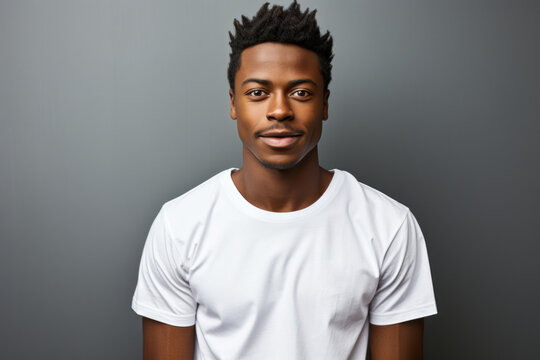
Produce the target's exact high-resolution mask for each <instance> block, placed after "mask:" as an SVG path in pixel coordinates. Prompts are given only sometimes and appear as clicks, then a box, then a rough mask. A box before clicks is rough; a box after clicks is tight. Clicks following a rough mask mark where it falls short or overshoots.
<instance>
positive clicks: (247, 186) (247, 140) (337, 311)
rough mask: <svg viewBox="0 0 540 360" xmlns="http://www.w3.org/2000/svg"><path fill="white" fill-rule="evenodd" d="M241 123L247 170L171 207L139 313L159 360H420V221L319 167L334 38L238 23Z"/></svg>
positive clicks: (281, 22) (304, 21)
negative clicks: (318, 152) (369, 359)
mask: <svg viewBox="0 0 540 360" xmlns="http://www.w3.org/2000/svg"><path fill="white" fill-rule="evenodd" d="M234 25H235V28H236V34H235V35H234V36H233V35H232V34H231V42H230V44H231V48H232V52H231V56H230V64H229V72H228V76H229V82H230V90H229V95H230V100H231V117H232V118H233V119H235V120H236V121H237V125H238V133H239V135H240V139H241V140H242V144H243V148H242V155H243V158H242V160H243V162H242V168H241V169H228V170H225V171H223V172H221V173H219V174H218V175H216V176H214V177H213V178H211V179H210V180H207V181H206V182H204V183H203V184H201V185H199V186H198V187H196V188H195V189H193V190H191V191H189V192H187V193H186V194H184V195H182V196H180V197H178V198H176V199H174V200H171V201H169V202H167V203H166V204H165V205H164V206H163V207H162V208H161V211H160V212H159V214H158V215H157V217H156V219H155V221H154V223H153V225H152V227H151V229H150V233H149V235H148V238H147V242H146V245H145V248H144V251H143V256H142V260H141V267H140V272H139V282H138V284H137V289H136V291H135V295H134V299H133V309H134V310H135V311H136V312H137V313H138V314H140V315H142V316H143V333H144V336H143V342H144V358H145V359H146V360H150V359H162V360H168V359H171V360H172V359H192V358H195V359H234V360H239V359H256V360H259V359H286V360H287V359H309V360H312V359H331V360H336V359H338V360H339V359H343V360H345V359H365V358H366V353H367V349H368V344H369V347H370V352H371V359H373V360H381V359H388V360H390V359H392V360H395V359H401V360H407V359H411V360H412V359H421V357H422V332H423V322H422V318H423V317H425V316H428V315H432V314H435V313H436V307H435V301H434V296H433V289H432V285H431V277H430V271H429V264H428V258H427V253H426V247H425V243H424V239H423V236H422V233H421V231H420V229H419V227H418V224H417V222H416V220H415V219H414V217H413V215H412V214H411V213H410V211H409V210H408V209H407V208H406V207H405V206H403V205H401V204H399V203H398V202H396V201H394V200H392V199H390V198H388V197H387V196H385V195H384V194H381V193H380V192H378V191H376V190H374V189H372V188H370V187H368V186H366V185H363V184H361V183H359V182H358V181H356V179H354V177H353V176H352V175H350V174H349V173H347V172H345V171H341V170H337V169H336V170H333V171H328V170H325V169H323V168H321V167H320V166H319V162H318V156H317V143H318V141H319V138H320V136H321V130H322V122H323V120H326V119H327V117H328V96H329V94H330V93H329V91H328V84H329V82H330V79H331V76H330V70H331V64H330V62H331V59H332V38H331V37H330V35H329V33H328V32H327V33H326V34H325V35H323V36H321V34H320V32H319V28H318V26H317V23H316V21H315V11H313V12H311V13H310V12H308V10H306V11H305V12H301V11H300V8H299V5H298V4H297V3H296V2H294V3H293V4H291V5H290V6H289V7H288V8H287V9H284V8H283V7H281V6H273V7H269V6H268V4H265V5H264V6H263V7H262V8H261V9H260V10H259V11H258V13H257V14H256V15H255V17H254V18H252V19H251V20H250V19H247V18H246V17H242V22H239V21H235V23H234Z"/></svg>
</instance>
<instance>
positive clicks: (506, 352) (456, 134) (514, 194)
mask: <svg viewBox="0 0 540 360" xmlns="http://www.w3.org/2000/svg"><path fill="white" fill-rule="evenodd" d="M0 1H1V2H0V120H1V122H0V236H1V245H0V246H1V248H0V280H1V296H0V311H1V319H2V326H1V327H0V329H1V330H0V331H1V334H0V348H1V349H2V358H5V359H35V358H38V359H43V358H45V359H53V358H54V359H137V358H139V357H140V348H141V345H140V336H141V330H140V319H139V318H138V317H137V316H136V315H135V314H134V313H132V311H131V310H130V301H131V296H132V293H133V290H134V286H135V283H136V276H137V268H138V261H139V257H140V253H141V250H142V246H143V243H144V240H145V236H146V233H147V231H148V229H149V226H150V224H151V222H152V220H153V218H154V216H155V215H156V213H157V211H158V209H159V207H160V205H161V204H162V203H163V202H165V201H167V200H169V199H171V198H173V197H176V196H178V195H180V194H181V193H183V192H185V191H186V190H188V189H190V188H191V187H193V186H194V185H196V184H198V183H199V182H201V181H203V180H205V179H206V178H208V177H210V176H211V175H213V174H215V173H216V172H218V171H220V170H222V169H225V168H228V167H232V166H239V165H240V154H241V147H240V142H239V140H238V138H237V136H236V129H235V123H234V122H233V121H232V120H230V119H229V117H228V97H227V90H228V87H227V83H226V76H225V70H226V64H227V60H228V52H229V50H228V44H227V42H228V37H227V31H228V30H230V29H232V20H233V18H234V17H237V16H238V15H239V14H242V13H246V14H250V15H251V14H253V13H254V12H255V10H256V9H257V8H258V7H259V5H260V2H259V1H248V0H234V1H217V0H216V1H207V0H205V1H201V0H197V1H195V0H193V1H141V0H129V1H128V0H117V1H104V0H102V1H73V0H64V1H60V0H49V1H39V0H36V1H28V0H13V1H7V0H0ZM279 3H282V4H284V3H286V2H283V1H280V2H279ZM302 4H303V5H304V6H305V5H308V6H309V7H311V8H314V7H315V8H318V9H319V19H320V23H321V27H322V28H323V29H327V28H328V29H330V30H331V31H332V33H333V35H334V39H335V53H336V56H335V61H334V80H333V82H332V84H331V90H332V95H331V99H330V120H329V121H327V122H326V123H325V130H324V134H323V139H322V142H321V146H320V153H321V156H322V159H321V160H322V163H323V165H324V166H326V167H328V168H335V167H337V168H343V169H347V170H349V171H350V172H352V173H353V174H355V175H356V176H357V177H358V178H359V180H361V181H363V182H365V183H367V184H369V185H371V186H373V187H375V188H378V189H380V190H382V191H384V192H386V193H387V194H389V195H390V196H392V197H394V198H396V199H397V200H399V201H401V202H403V203H405V204H406V205H408V206H409V207H410V208H411V209H412V210H413V212H414V213H415V214H416V216H417V218H418V219H419V222H420V224H421V226H422V227H423V229H424V233H425V236H426V239H427V241H428V249H429V253H430V260H431V264H432V272H433V278H434V283H435V290H436V295H437V300H438V305H439V311H440V314H439V315H437V316H436V317H433V318H429V319H428V320H427V322H426V336H425V340H426V344H425V351H426V359H531V358H534V357H535V355H537V351H536V350H537V342H538V338H539V335H540V331H539V322H540V316H539V310H538V304H540V294H539V285H538V284H539V279H538V278H539V276H538V275H539V274H540V266H539V262H538V260H537V258H538V254H539V250H540V249H539V240H540V239H539V236H538V234H539V231H538V225H537V224H538V223H537V221H538V219H539V217H540V207H539V206H538V201H539V200H540V196H539V195H540V191H539V186H538V184H540V166H539V164H540V161H539V160H540V159H539V157H540V145H539V141H538V137H539V135H540V126H539V120H540V116H539V115H540V70H539V65H538V64H540V49H539V47H540V46H539V44H540V41H539V40H538V39H539V38H540V21H539V18H540V3H539V2H538V1H519V0H518V1H516V0H507V1H471V0H454V1H448V0H447V1H439V0H418V1H404V0H395V1H377V0H370V1H367V0H366V1H353V0H349V1H336V2H330V1H323V0H319V1H315V0H310V1H307V0H306V1H302Z"/></svg>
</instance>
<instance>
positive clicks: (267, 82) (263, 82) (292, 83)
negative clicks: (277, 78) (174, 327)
mask: <svg viewBox="0 0 540 360" xmlns="http://www.w3.org/2000/svg"><path fill="white" fill-rule="evenodd" d="M250 82H254V83H257V84H261V85H271V84H272V82H271V81H270V80H264V79H257V78H249V79H246V80H244V81H242V86H243V85H245V84H247V83H250ZM306 83H308V84H312V85H313V86H318V85H317V83H316V82H315V81H313V80H311V79H298V80H291V81H289V86H296V85H300V84H306Z"/></svg>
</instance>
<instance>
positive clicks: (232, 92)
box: [229, 89, 237, 120]
mask: <svg viewBox="0 0 540 360" xmlns="http://www.w3.org/2000/svg"><path fill="white" fill-rule="evenodd" d="M229 97H230V98H231V119H233V120H236V118H237V116H236V106H235V104H234V91H233V89H229Z"/></svg>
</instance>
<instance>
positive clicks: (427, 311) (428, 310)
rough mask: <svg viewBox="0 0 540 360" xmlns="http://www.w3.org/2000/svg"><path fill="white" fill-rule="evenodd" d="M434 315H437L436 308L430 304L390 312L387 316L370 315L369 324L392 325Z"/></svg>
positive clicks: (433, 304)
mask: <svg viewBox="0 0 540 360" xmlns="http://www.w3.org/2000/svg"><path fill="white" fill-rule="evenodd" d="M435 314H437V306H436V305H435V303H431V304H426V305H423V306H420V307H417V308H415V309H413V310H408V311H400V312H391V313H387V314H375V313H370V314H369V322H370V323H371V324H373V325H392V324H398V323H401V322H404V321H409V320H414V319H418V318H423V317H426V316H430V315H435Z"/></svg>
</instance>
